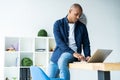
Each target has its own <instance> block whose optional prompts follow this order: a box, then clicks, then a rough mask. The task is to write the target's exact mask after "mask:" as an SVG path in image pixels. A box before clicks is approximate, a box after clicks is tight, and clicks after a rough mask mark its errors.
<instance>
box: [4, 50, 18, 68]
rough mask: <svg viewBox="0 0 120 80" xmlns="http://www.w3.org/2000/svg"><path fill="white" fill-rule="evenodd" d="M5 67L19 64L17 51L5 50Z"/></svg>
mask: <svg viewBox="0 0 120 80" xmlns="http://www.w3.org/2000/svg"><path fill="white" fill-rule="evenodd" d="M4 61H5V64H4V65H5V67H17V66H19V55H18V52H5V60H4Z"/></svg>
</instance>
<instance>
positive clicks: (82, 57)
mask: <svg viewBox="0 0 120 80" xmlns="http://www.w3.org/2000/svg"><path fill="white" fill-rule="evenodd" d="M73 56H74V57H75V58H77V59H78V61H85V57H84V56H83V55H81V54H79V53H77V52H75V53H73Z"/></svg>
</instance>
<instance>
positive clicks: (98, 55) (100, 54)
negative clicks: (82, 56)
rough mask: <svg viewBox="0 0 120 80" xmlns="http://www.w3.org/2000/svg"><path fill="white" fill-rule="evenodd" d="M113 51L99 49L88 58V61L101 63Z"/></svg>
mask: <svg viewBox="0 0 120 80" xmlns="http://www.w3.org/2000/svg"><path fill="white" fill-rule="evenodd" d="M111 52H112V50H110V49H98V50H96V52H95V53H94V54H93V56H92V57H91V58H90V59H89V60H88V63H96V62H97V63H101V62H103V61H104V60H105V59H106V58H107V57H108V55H109V54H110V53H111Z"/></svg>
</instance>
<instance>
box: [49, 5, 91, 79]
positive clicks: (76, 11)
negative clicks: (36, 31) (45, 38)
mask: <svg viewBox="0 0 120 80" xmlns="http://www.w3.org/2000/svg"><path fill="white" fill-rule="evenodd" d="M82 13H83V10H82V7H81V6H80V5H79V4H77V3H75V4H73V5H72V6H71V7H70V9H69V12H68V14H67V16H66V17H64V18H62V19H59V20H57V21H56V22H55V23H54V28H53V33H54V37H55V41H56V48H55V50H54V52H53V54H52V56H51V59H50V65H49V69H48V70H49V72H48V76H49V77H51V78H57V77H58V76H59V77H60V78H61V79H63V80H70V72H69V68H68V64H69V63H70V62H74V61H88V59H89V58H90V56H91V55H90V41H89V37H88V32H87V28H86V26H85V25H84V24H83V23H81V22H80V21H79V18H80V16H81V15H82ZM82 50H83V52H84V55H82V54H81V53H82Z"/></svg>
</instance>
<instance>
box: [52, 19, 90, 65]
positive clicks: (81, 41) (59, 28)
mask: <svg viewBox="0 0 120 80" xmlns="http://www.w3.org/2000/svg"><path fill="white" fill-rule="evenodd" d="M68 31H69V25H68V20H67V17H64V18H62V19H59V20H57V21H56V22H55V23H54V26H53V33H54V37H55V41H56V48H55V50H54V52H53V54H52V57H51V61H53V62H54V63H56V62H57V61H58V59H59V57H60V56H61V54H62V53H64V52H69V53H71V54H73V53H74V51H73V50H72V49H71V48H70V47H69V45H68V42H69V41H68V37H69V32H68ZM74 35H75V42H76V46H77V52H78V53H79V54H81V52H82V49H83V51H84V55H85V57H87V56H91V55H90V41H89V37H88V32H87V28H86V26H85V25H84V24H83V23H81V22H80V21H77V22H76V23H75V29H74Z"/></svg>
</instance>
